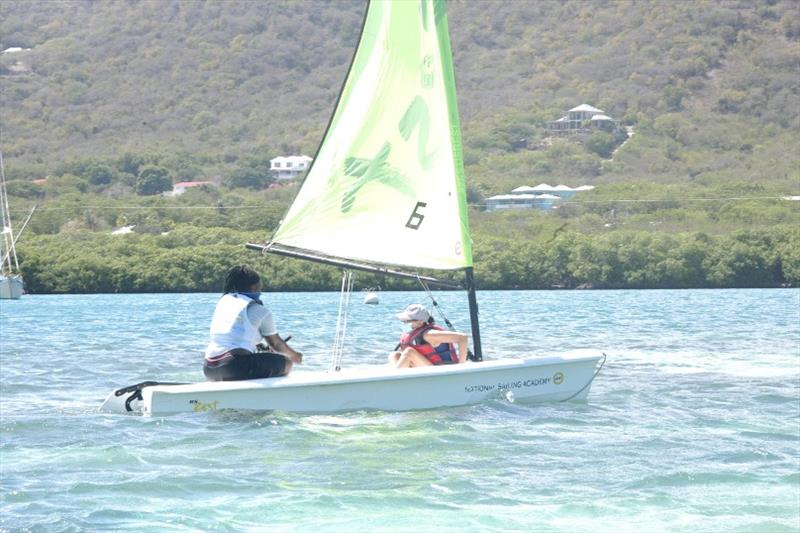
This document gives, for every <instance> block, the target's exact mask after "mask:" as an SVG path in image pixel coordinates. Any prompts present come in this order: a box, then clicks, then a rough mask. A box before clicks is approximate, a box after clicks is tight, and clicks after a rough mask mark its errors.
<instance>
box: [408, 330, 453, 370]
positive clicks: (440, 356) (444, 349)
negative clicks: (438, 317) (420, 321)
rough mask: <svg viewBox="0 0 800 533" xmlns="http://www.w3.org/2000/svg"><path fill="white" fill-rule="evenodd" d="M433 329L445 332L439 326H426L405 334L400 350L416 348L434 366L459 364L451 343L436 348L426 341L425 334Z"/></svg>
mask: <svg viewBox="0 0 800 533" xmlns="http://www.w3.org/2000/svg"><path fill="white" fill-rule="evenodd" d="M432 329H435V330H437V331H445V329H444V328H440V327H439V326H435V325H433V324H424V325H422V326H420V327H418V328H416V329H412V330H411V331H409V332H408V333H404V334H403V336H402V337H400V346H399V349H400V350H401V351H402V350H405V349H406V348H414V349H415V350H416V351H418V352H419V353H421V354H422V355H424V356H425V358H426V359H427V360H428V361H430V362H431V363H433V364H434V365H449V364H454V363H458V352H457V351H456V348H455V346H453V345H452V344H451V343H449V342H443V343H442V344H440V345H439V346H436V347H434V346H433V344H431V343H429V342H427V341H426V340H425V333H427V332H428V331H430V330H432Z"/></svg>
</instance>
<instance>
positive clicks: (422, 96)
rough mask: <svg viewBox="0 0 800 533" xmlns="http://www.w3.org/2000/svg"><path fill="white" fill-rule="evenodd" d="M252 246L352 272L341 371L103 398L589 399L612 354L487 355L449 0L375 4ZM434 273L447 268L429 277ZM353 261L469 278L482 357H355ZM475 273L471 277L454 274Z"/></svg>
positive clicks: (196, 403) (349, 406)
mask: <svg viewBox="0 0 800 533" xmlns="http://www.w3.org/2000/svg"><path fill="white" fill-rule="evenodd" d="M247 246H248V247H249V248H252V249H255V250H259V251H262V252H264V253H272V254H278V255H283V256H289V257H295V258H298V259H301V260H308V261H316V262H321V263H326V264H331V265H336V266H339V267H341V268H342V269H343V271H344V274H343V280H342V293H343V304H341V305H340V319H339V328H338V330H337V335H336V337H337V340H336V341H335V342H334V347H333V350H332V353H333V355H332V360H331V364H330V368H329V370H328V371H318V372H303V371H298V370H297V369H295V371H294V372H292V373H291V374H290V375H289V376H286V377H280V378H270V379H259V380H248V381H234V382H203V383H194V384H158V383H155V382H144V383H140V384H137V385H132V386H130V387H125V388H123V389H118V390H117V391H114V392H112V393H111V394H110V395H109V396H108V398H107V399H106V402H105V403H104V404H103V409H105V410H109V411H126V410H137V409H141V410H142V411H144V412H145V413H152V414H161V413H171V412H180V411H208V410H219V409H258V410H273V409H275V410H282V411H290V412H337V411H348V410H369V409H376V410H412V409H427V408H436V407H445V406H457V405H467V404H473V403H478V402H482V401H485V400H487V399H491V398H497V397H499V396H502V397H505V398H509V399H510V398H513V399H514V400H515V401H533V402H536V401H566V400H572V399H576V400H579V399H585V398H586V396H587V395H588V393H589V389H590V386H591V383H592V381H593V379H594V377H595V376H596V375H597V373H598V372H599V369H600V367H601V366H602V362H604V361H605V356H604V355H603V354H601V353H600V352H596V353H595V352H592V353H573V354H569V355H560V356H554V357H543V358H528V359H525V358H519V359H514V358H509V359H497V360H491V361H489V360H483V353H482V348H481V339H480V330H479V327H478V304H477V298H476V294H475V285H474V283H473V275H472V266H473V265H472V241H471V239H470V235H469V224H468V221H467V202H466V191H465V182H464V169H463V162H462V154H461V131H460V125H459V118H458V109H457V106H456V94H455V81H454V75H453V67H452V57H451V52H450V41H449V36H448V32H447V17H446V14H445V8H444V2H443V1H441V0H396V1H392V0H372V1H371V2H369V4H368V6H367V10H366V14H365V17H364V23H363V27H362V31H361V38H360V41H359V45H358V48H357V49H356V52H355V54H354V57H353V60H352V62H351V65H350V70H349V72H348V74H347V78H346V81H345V83H344V85H343V87H342V91H341V93H340V95H339V100H338V102H337V105H336V109H335V111H334V113H333V115H332V117H331V119H330V123H329V125H328V128H327V131H326V133H325V135H324V138H323V141H322V143H321V145H320V147H319V150H318V152H317V155H316V157H315V158H314V162H313V164H312V167H311V168H310V169H309V171H308V175H307V177H306V179H305V181H304V182H303V184H302V186H301V188H300V190H299V191H298V194H297V196H296V198H295V200H294V202H293V203H292V205H291V207H290V208H289V211H288V213H287V214H286V216H285V217H284V219H283V220H282V222H281V223H280V225H279V227H278V229H277V230H276V231H275V233H274V235H273V237H272V240H271V241H270V242H268V243H266V244H248V245H247ZM421 270H422V271H425V272H430V271H437V272H441V273H442V274H444V275H445V278H447V279H438V278H433V277H430V276H424V275H421V274H420V273H419V271H421ZM354 271H368V272H376V273H382V274H385V275H393V276H401V277H405V278H410V279H415V280H419V281H421V282H422V283H423V284H426V285H427V284H439V285H444V286H449V287H453V286H458V287H460V288H463V289H466V293H467V294H466V296H467V298H468V302H469V307H470V315H471V321H472V346H473V355H472V357H471V361H469V362H467V363H464V364H455V365H443V366H431V367H423V368H411V369H394V368H391V367H389V366H388V365H385V364H380V365H366V366H361V367H354V368H342V367H341V354H342V352H343V349H342V346H343V342H344V336H345V335H344V334H345V327H346V319H347V313H346V304H347V302H349V298H350V291H351V290H352V285H353V272H354ZM462 272H463V278H464V280H463V282H460V281H453V277H454V276H453V275H454V274H458V273H462ZM342 310H343V311H342ZM520 355H522V356H524V354H520ZM601 360H602V362H601Z"/></svg>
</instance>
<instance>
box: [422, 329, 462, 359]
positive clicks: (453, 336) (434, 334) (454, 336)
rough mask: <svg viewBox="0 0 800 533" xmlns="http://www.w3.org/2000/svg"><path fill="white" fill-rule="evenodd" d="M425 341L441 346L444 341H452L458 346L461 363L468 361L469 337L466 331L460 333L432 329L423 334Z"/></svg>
mask: <svg viewBox="0 0 800 533" xmlns="http://www.w3.org/2000/svg"><path fill="white" fill-rule="evenodd" d="M423 337H424V339H425V342H428V343H430V344H432V345H433V346H439V345H440V344H442V343H446V342H449V343H452V344H455V345H456V347H457V348H458V362H459V363H466V362H467V352H468V351H469V337H468V336H467V335H466V334H464V333H459V332H458V331H441V330H436V329H432V330H430V331H426V332H425V335H423Z"/></svg>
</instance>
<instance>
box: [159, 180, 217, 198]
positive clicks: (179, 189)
mask: <svg viewBox="0 0 800 533" xmlns="http://www.w3.org/2000/svg"><path fill="white" fill-rule="evenodd" d="M213 184H214V183H213V182H211V181H181V182H178V183H176V184H175V185H173V186H172V192H171V193H169V196H180V195H181V194H183V193H185V192H186V191H187V190H188V189H191V188H192V187H200V186H201V185H213Z"/></svg>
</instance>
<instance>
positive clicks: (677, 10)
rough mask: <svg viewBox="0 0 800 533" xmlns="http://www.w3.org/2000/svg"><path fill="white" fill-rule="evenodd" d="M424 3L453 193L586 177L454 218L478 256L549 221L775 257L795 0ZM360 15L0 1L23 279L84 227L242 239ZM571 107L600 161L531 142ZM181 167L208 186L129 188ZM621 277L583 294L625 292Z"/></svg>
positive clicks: (591, 231)
mask: <svg viewBox="0 0 800 533" xmlns="http://www.w3.org/2000/svg"><path fill="white" fill-rule="evenodd" d="M446 3H447V9H448V18H449V23H450V33H451V40H452V48H453V54H454V64H455V70H456V81H457V89H458V99H459V111H460V114H461V117H462V128H463V139H464V157H465V165H466V174H467V180H468V186H469V200H470V202H472V203H473V204H475V205H476V206H480V205H481V201H482V199H483V198H484V197H486V196H489V195H491V194H496V193H503V192H507V191H509V190H510V189H511V188H514V187H516V186H519V185H535V184H537V183H540V182H547V183H551V184H556V183H565V184H567V185H571V186H577V185H583V184H593V185H596V186H597V188H596V189H595V190H594V191H592V192H591V193H584V194H582V195H581V196H580V199H579V200H577V201H575V202H573V203H571V204H570V205H568V206H566V207H565V208H564V209H561V210H560V211H559V213H558V215H557V216H552V215H545V214H542V213H538V212H520V213H482V212H479V211H478V210H475V212H474V213H473V215H472V217H471V219H472V226H473V234H474V236H475V240H476V242H477V243H478V244H479V245H480V244H481V241H483V244H484V245H485V246H486V248H484V249H487V250H488V249H492V248H495V249H501V248H503V244H502V243H503V242H506V241H504V240H503V239H506V240H511V241H513V242H520V240H522V241H523V242H524V241H529V243H535V244H536V245H537V246H540V245H542V243H546V242H550V241H552V239H554V238H556V237H555V235H556V233H557V232H558V231H560V229H559V228H566V230H565V231H564V232H562V234H560V235H566V234H569V235H572V233H569V232H575V234H577V235H586V236H588V237H587V238H590V239H595V241H593V246H594V245H596V249H597V250H603V252H602V253H601V254H600V255H603V254H605V253H606V252H607V251H608V250H606V248H607V247H611V248H613V247H614V246H616V244H614V243H616V242H617V241H615V240H614V239H616V238H617V237H614V236H613V235H611V234H616V233H618V232H631V231H635V232H641V233H642V234H643V235H653V236H654V238H656V239H660V238H661V236H663V235H670V234H675V233H679V234H687V235H688V234H690V233H692V232H703V233H704V234H709V235H716V236H719V238H720V239H722V240H720V241H719V242H716V244H714V246H718V247H720V249H722V248H724V247H725V246H726V243H728V241H726V240H725V239H727V238H728V237H729V236H731V235H733V234H735V233H736V232H740V231H742V230H759V231H761V230H763V231H764V232H765V235H767V237H769V239H773V240H772V241H769V242H773V241H774V242H775V243H780V246H778V245H777V244H776V246H778V247H779V248H781V249H784V248H785V249H786V250H790V249H791V248H792V247H791V246H789V245H788V244H786V243H787V242H795V241H792V239H797V238H798V237H797V236H796V231H794V232H792V230H793V229H796V228H797V226H798V222H800V214H799V213H798V206H797V204H798V202H786V201H783V200H781V199H780V198H781V197H783V196H788V195H797V194H800V143H798V138H800V136H799V134H800V113H798V111H799V110H800V40H799V39H800V9H799V8H798V4H797V2H796V1H794V0H766V1H757V2H753V1H752V0H741V1H735V0H727V1H725V2H715V1H707V2H699V1H696V2H670V3H666V2H659V1H651V2H586V1H584V0H565V1H548V0H540V1H536V2H533V1H530V2H527V1H516V2H511V1H509V2H498V1H490V0H486V1H484V0H463V1H458V0H455V1H447V2H446ZM365 5H366V4H365V2H363V1H361V0H358V1H350V0H338V1H337V2H322V1H288V0H287V1H285V2H250V1H231V2H214V1H205V2H201V1H191V2H185V1H180V0H159V1H153V0H138V1H135V0H131V1H127V2H121V1H114V2H88V1H59V2H56V1H36V0H34V1H29V2H22V1H14V2H2V3H0V49H3V50H5V49H7V48H9V47H18V48H22V49H23V50H21V51H17V52H13V53H4V54H2V55H0V89H2V90H1V91H0V111H2V113H1V114H0V150H2V152H3V154H4V157H5V164H6V175H7V177H8V178H9V180H10V181H9V193H10V195H11V200H12V204H13V206H12V210H13V211H14V213H13V216H14V218H15V220H16V219H19V218H22V217H24V215H25V213H26V212H27V209H28V207H29V206H30V205H31V204H33V203H37V204H39V205H40V209H39V211H37V215H36V217H34V220H33V221H32V222H31V226H30V230H29V231H30V232H31V235H29V236H28V237H27V239H28V242H27V243H25V242H23V244H22V246H23V251H27V252H28V256H29V258H31V260H30V261H28V263H27V265H28V268H29V269H33V268H34V267H33V265H34V264H35V266H36V268H37V269H39V270H37V272H40V273H41V272H45V271H46V272H48V274H47V275H51V274H52V273H53V272H52V268H54V267H52V265H50V264H49V263H47V259H46V257H47V256H48V253H47V250H50V251H52V250H53V248H54V247H57V246H59V242H74V243H75V244H74V249H75V250H78V249H80V247H81V245H80V244H79V243H80V242H82V241H87V240H92V239H95V240H96V242H94V244H93V246H94V245H97V246H98V247H100V245H99V244H98V243H101V242H105V240H104V239H105V237H102V238H101V237H100V236H99V235H100V233H102V232H105V233H107V232H108V231H109V230H110V229H113V228H114V227H118V226H120V225H124V224H136V225H137V226H138V227H139V228H140V229H142V230H144V231H145V232H151V233H153V234H158V233H159V232H160V231H164V230H170V229H174V228H181V227H184V226H186V227H190V228H197V227H203V228H218V229H219V230H220V231H221V230H222V229H233V230H236V231H248V232H250V231H252V232H256V235H258V234H261V235H263V234H264V232H265V230H266V228H270V227H273V226H274V224H275V223H276V222H277V220H278V219H279V218H280V216H281V213H282V212H283V211H284V209H285V208H286V205H287V202H288V201H289V199H290V198H291V196H292V193H293V189H291V188H290V189H284V190H279V191H267V190H263V191H257V192H255V191H253V190H252V189H254V188H255V189H258V188H260V187H261V186H262V185H264V184H266V183H267V182H268V180H269V172H268V160H269V159H270V158H271V157H275V156H277V155H286V154H288V153H307V154H309V155H313V153H314V152H315V150H316V146H317V144H318V143H319V140H320V138H321V136H322V133H323V131H324V128H325V126H326V124H327V121H328V118H329V116H330V114H331V112H332V111H333V109H332V108H333V105H334V102H335V100H336V97H337V94H338V91H339V88H340V86H341V83H342V81H343V79H344V76H345V74H346V71H347V67H348V64H349V61H350V58H351V56H352V53H353V50H354V47H355V45H356V43H357V40H358V34H359V30H360V24H361V19H362V17H363V12H364V8H365ZM580 103H588V104H591V105H594V106H596V107H599V108H601V109H603V110H604V111H605V112H606V113H607V114H609V115H611V116H612V117H614V118H617V119H620V120H622V121H623V122H624V124H625V125H626V126H628V127H631V128H632V129H633V130H634V131H635V135H634V136H633V137H632V138H631V139H630V140H629V141H628V142H626V143H625V144H624V146H622V148H621V149H620V150H618V151H617V152H616V153H614V156H613V159H609V158H608V156H607V155H606V154H604V153H603V151H602V150H597V149H595V148H593V146H592V145H590V143H589V142H587V143H586V145H581V144H579V143H575V142H570V141H565V140H560V139H556V140H554V141H552V142H549V143H540V141H541V140H542V139H543V138H544V137H545V136H546V134H545V129H544V125H545V123H546V122H547V121H550V120H555V119H557V118H559V117H560V116H562V115H564V113H565V112H566V110H567V109H569V108H571V107H574V106H576V105H578V104H580ZM520 139H526V145H527V147H520V143H519V141H520ZM45 176H47V177H48V180H47V183H45V184H42V183H41V182H37V183H33V182H32V180H35V179H38V178H42V177H45ZM192 179H210V180H212V181H215V182H217V183H221V184H222V185H223V187H220V188H212V189H205V190H197V191H191V194H189V193H187V194H186V195H184V196H183V197H181V198H177V199H165V198H161V197H158V196H155V195H153V194H152V193H153V192H154V191H157V190H161V189H160V188H158V187H161V188H163V187H167V188H168V187H169V184H170V183H172V182H177V181H184V180H192ZM153 187H156V188H155V189H154V188H153ZM212 207H213V208H214V209H209V208H212ZM787 228H789V229H787ZM85 232H88V233H85ZM770 232H777V233H775V234H774V235H772V234H771V233H770ZM54 234H57V235H58V237H59V238H56V239H50V238H49V237H48V236H49V235H54ZM212 234H213V235H218V236H221V235H223V234H225V233H224V232H217V233H212ZM186 235H190V236H193V237H194V238H195V239H197V240H195V241H192V240H191V239H188V238H187V239H184V240H182V241H180V242H179V243H178V244H176V243H174V242H173V243H171V244H168V245H167V246H168V247H170V249H172V248H186V249H187V250H189V249H190V248H191V247H193V246H204V245H206V244H208V243H207V242H206V241H207V239H200V237H199V233H198V232H195V231H192V230H187V232H186ZM225 235H228V237H230V234H225ZM787 235H793V236H790V237H787ZM149 238H150V237H147V238H144V237H143V239H144V241H143V242H147V243H149V244H148V246H149V245H150V244H153V245H154V246H156V245H157V244H156V243H155V241H153V243H151V242H150V241H149V240H147V239H149ZM220 238H222V237H220ZM248 238H250V237H248ZM559 238H561V237H560V236H559V237H558V238H556V239H559ZM570 238H571V237H570ZM620 238H622V237H620ZM715 238H716V237H715ZM730 238H734V237H730ZM154 239H156V238H155V237H154ZM495 239H499V241H496V240H495ZM687 239H688V237H687ZM734 239H735V238H734ZM769 239H768V240H769ZM787 239H789V240H788V241H787ZM156 240H157V239H156ZM745 240H746V239H745ZM756 240H758V239H756ZM200 241H203V242H200ZM601 241H602V243H601ZM565 242H567V241H565ZM568 242H571V243H573V244H572V245H569V246H573V247H574V246H578V244H575V243H577V242H578V241H575V240H574V239H573V240H571V241H569V240H568ZM637 242H644V241H637ZM659 242H661V241H659ZM665 242H666V241H665ZM703 242H704V243H706V241H703ZM737 242H738V241H737ZM759 242H761V241H759ZM764 242H767V241H764ZM673 244H674V243H673ZM706 244H707V243H706ZM706 244H703V246H705V245H706ZM29 245H30V248H28V246H29ZM34 245H35V246H34ZM531 245H533V244H531ZM157 246H161V245H157ZM564 246H566V247H568V244H564ZM642 246H645V245H644V244H643V245H642ZM647 246H649V245H647ZM659 246H660V247H661V248H663V249H664V250H667V249H668V248H669V244H664V242H661V244H659ZM709 246H711V245H710V244H709ZM759 246H761V245H759ZM100 248H102V247H100ZM100 248H98V249H100ZM113 248H114V249H116V247H113ZM762 248H763V247H762ZM762 248H759V250H761V249H762ZM480 249H481V246H478V250H480ZM62 252H63V250H62ZM190 252H191V250H189V251H187V254H188V255H192V253H190ZM194 252H195V253H196V252H197V250H195V251H194ZM573 252H574V250H573ZM98 253H102V252H98ZM115 253H118V254H121V255H123V256H124V253H123V250H122V249H119V250H118V252H115ZM520 253H521V255H522V256H527V255H526V254H527V253H528V252H524V253H523V252H520ZM575 253H577V252H575ZM598 253H599V252H598ZM759 253H761V252H759ZM787 253H789V252H787ZM50 255H51V256H52V257H56V255H57V254H50ZM188 255H187V256H188ZM789 255H790V256H791V257H795V256H796V255H797V254H794V255H792V254H791V253H789ZM33 256H35V257H36V261H33ZM59 257H61V258H62V259H61V260H62V261H65V260H66V259H65V258H64V257H63V253H62V254H60V255H59ZM598 257H599V255H598ZM603 257H605V256H603ZM787 257H789V256H787ZM787 257H784V256H775V257H772V258H770V259H764V261H766V263H765V264H764V265H762V266H761V267H758V268H757V269H756V270H759V269H760V270H759V272H773V271H775V272H778V273H777V274H774V275H773V274H769V275H768V276H766V277H767V278H769V280H768V281H763V280H762V281H759V282H758V283H760V284H766V285H769V284H774V283H783V282H785V281H786V280H787V279H792V280H794V279H795V277H796V274H791V275H787V274H786V273H785V272H784V270H785V268H784V269H783V270H782V268H783V267H782V266H781V265H782V264H783V263H785V262H786V261H790V262H791V261H794V260H796V259H797V258H796V257H795V259H791V260H790V259H787ZM115 258H116V259H119V257H118V256H115ZM582 260H584V261H586V260H587V259H586V258H585V257H584V259H582ZM594 260H595V261H600V259H597V257H596V258H595V259H594ZM37 261H38V262H37ZM776 261H777V263H775V262H776ZM43 262H44V263H43ZM782 262H783V263H782ZM501 263H502V264H500V263H498V268H500V269H502V268H505V267H506V266H508V261H506V262H505V263H503V262H502V261H501ZM120 264H124V261H123V262H122V263H120ZM165 264H166V263H165ZM559 264H560V263H559V261H558V260H556V259H554V263H553V266H551V267H548V268H551V269H556V270H557V269H559V268H562V267H561V266H558V265H559ZM776 264H777V265H778V266H777V267H776V266H775V265H776ZM792 264H793V263H792ZM769 265H772V266H769ZM80 268H81V267H80V265H78V266H76V267H75V271H76V272H79V271H80ZM120 268H122V267H120ZM165 268H167V267H165ZM704 268H706V267H704ZM708 268H711V267H708ZM776 268H777V270H775V269H776ZM792 268H794V267H790V268H789V271H790V272H795V271H794V270H792ZM42 269H44V270H42ZM48 269H49V270H48ZM770 269H772V270H770ZM578 270H580V269H578ZM584 270H585V269H584ZM723 270H724V269H723ZM723 270H721V271H720V273H717V274H715V276H716V277H715V278H714V279H716V281H714V282H713V283H712V282H709V281H708V280H709V279H711V278H709V277H708V276H707V275H706V274H707V272H706V273H703V274H702V275H700V274H698V275H697V276H699V277H697V276H695V278H696V279H694V281H692V282H691V283H688V282H687V283H684V282H680V283H673V282H668V283H666V285H665V286H703V285H704V284H707V283H708V284H711V285H713V286H727V285H728V281H726V280H725V279H724V278H725V274H724V272H723ZM31 271H33V270H31ZM704 272H705V270H704ZM581 275H582V276H583V278H581V279H583V280H584V281H587V280H588V281H589V282H591V281H592V280H593V279H594V280H595V281H596V280H597V279H599V278H602V276H595V278H592V275H590V274H586V275H583V274H581ZM703 276H706V277H703ZM565 277H566V278H569V279H570V280H573V281H574V280H576V279H578V278H577V277H576V276H572V275H569V276H567V275H565V274H564V273H563V272H561V273H559V272H556V271H555V270H554V272H553V273H552V275H551V276H550V277H549V278H547V281H546V282H542V284H543V286H549V285H553V284H556V285H558V284H563V283H562V281H563V280H564V279H566V278H565ZM622 277H624V276H623V275H622V274H619V275H618V276H617V278H618V279H617V278H614V279H615V280H616V281H609V282H608V283H607V284H606V286H628V285H631V283H628V282H623V281H621V280H622ZM729 277H730V276H729ZM734 277H735V276H734ZM612 278H613V276H612ZM701 278H702V279H701ZM28 279H31V277H30V276H29V277H28ZM41 279H44V278H38V279H37V280H36V281H37V282H39V281H41ZM746 279H747V278H746V276H745V277H742V278H740V281H739V282H737V283H738V284H745V285H746V284H747V282H746V281H742V280H746ZM765 279H766V278H765ZM573 281H569V282H565V283H566V284H567V285H573V284H575V283H577V282H575V283H573ZM54 283H55V281H53V282H47V283H45V282H42V283H41V284H40V285H39V286H38V290H41V291H47V290H55V289H53V287H55V285H54ZM109 283H110V282H109ZM148 283H149V282H148ZM298 283H299V285H302V283H300V282H298ZM537 283H539V282H537V281H536V280H533V279H532V281H531V284H532V286H539V285H537ZM299 285H297V286H299ZM506 285H508V284H507V283H505V282H502V281H496V286H506ZM633 285H636V283H633ZM72 286H73V287H74V286H75V285H72ZM105 286H106V287H107V286H114V285H113V283H112V284H111V285H108V284H107V285H105ZM136 286H137V287H145V286H146V287H150V289H152V287H153V285H152V284H149V285H148V284H147V283H145V284H144V285H136ZM293 286H295V285H293ZM636 286H639V285H636ZM644 286H647V283H644ZM59 287H60V288H59V289H58V290H59V291H61V290H70V288H69V286H59ZM178 288H180V289H181V290H184V289H185V290H189V289H191V287H185V286H180V287H178ZM86 290H93V289H86Z"/></svg>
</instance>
